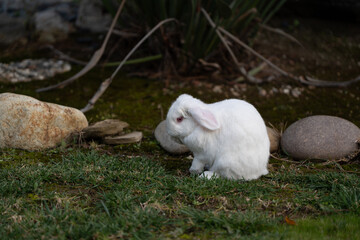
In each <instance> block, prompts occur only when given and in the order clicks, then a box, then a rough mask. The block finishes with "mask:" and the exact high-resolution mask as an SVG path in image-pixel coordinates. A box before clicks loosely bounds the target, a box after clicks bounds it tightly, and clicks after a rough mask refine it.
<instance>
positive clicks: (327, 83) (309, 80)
mask: <svg viewBox="0 0 360 240" xmlns="http://www.w3.org/2000/svg"><path fill="white" fill-rule="evenodd" d="M201 11H202V13H203V14H204V16H205V17H206V19H207V20H208V22H209V23H210V25H211V26H212V27H213V28H214V29H215V31H216V33H217V34H218V36H219V38H220V39H221V41H222V43H223V44H224V46H225V47H226V49H227V50H228V51H229V53H230V55H231V57H232V58H233V60H234V62H235V64H236V66H237V67H238V68H239V70H240V73H241V74H242V75H243V76H244V77H245V79H247V80H248V81H249V82H252V83H261V82H263V80H261V79H257V78H255V79H254V78H253V77H252V76H249V75H248V74H247V72H246V70H245V69H244V68H243V67H239V62H238V61H237V59H236V57H235V55H234V53H233V52H232V50H231V49H230V47H229V45H228V44H227V42H226V40H225V39H224V37H223V36H222V35H221V33H222V34H224V35H226V36H227V37H229V38H230V39H231V40H233V41H234V42H236V43H237V44H239V45H240V46H242V47H243V48H245V49H246V50H248V51H249V52H250V53H252V54H253V55H255V56H256V57H258V58H260V59H261V60H263V61H264V62H266V63H267V64H268V65H269V66H270V67H272V68H273V69H275V70H276V71H277V72H279V73H280V74H281V75H283V76H285V77H288V78H290V79H293V80H295V81H298V82H300V83H302V84H306V85H312V86H319V87H348V86H350V85H351V84H354V83H357V82H360V76H358V77H356V78H354V79H352V80H348V81H344V82H333V81H326V80H319V79H315V78H311V77H308V76H305V77H303V76H294V75H292V74H291V73H288V72H286V71H284V70H283V69H281V68H280V67H278V66H277V65H275V64H274V63H272V62H271V61H270V60H268V59H266V58H265V57H264V56H262V55H261V54H260V53H258V52H256V51H255V50H254V49H252V48H251V47H249V46H248V45H247V44H246V43H244V42H243V41H241V40H240V39H239V38H237V37H235V36H234V35H233V34H231V33H230V32H228V31H226V30H225V29H224V28H222V27H220V26H216V25H215V23H214V22H213V21H212V19H211V18H210V16H209V14H208V13H207V12H206V11H205V9H203V8H202V9H201Z"/></svg>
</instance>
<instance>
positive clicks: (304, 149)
mask: <svg viewBox="0 0 360 240" xmlns="http://www.w3.org/2000/svg"><path fill="white" fill-rule="evenodd" d="M359 139H360V129H359V128H358V127H357V126H356V125H355V124H353V123H351V122H349V121H348V120H345V119H343V118H339V117H334V116H325V115H318V116H311V117H307V118H304V119H301V120H299V121H297V122H295V123H293V124H292V125H290V126H289V127H288V128H287V129H286V130H285V132H284V134H283V135H282V137H281V147H282V150H283V151H284V152H285V153H287V154H288V155H290V156H291V157H293V158H295V159H299V160H304V159H339V158H343V157H346V156H348V155H349V154H351V153H353V152H356V151H358V150H359V146H358V144H357V141H358V140H359Z"/></svg>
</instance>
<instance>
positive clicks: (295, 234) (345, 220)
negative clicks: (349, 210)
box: [283, 214, 360, 240]
mask: <svg viewBox="0 0 360 240" xmlns="http://www.w3.org/2000/svg"><path fill="white" fill-rule="evenodd" d="M359 218H360V217H359V215H355V214H341V215H331V216H325V217H319V218H315V219H305V220H300V221H299V222H298V223H297V225H296V226H286V227H284V228H283V234H284V235H285V236H286V238H287V239H299V240H300V239H304V240H305V239H306V240H307V239H360V231H359V228H360V220H359Z"/></svg>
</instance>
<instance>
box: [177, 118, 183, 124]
mask: <svg viewBox="0 0 360 240" xmlns="http://www.w3.org/2000/svg"><path fill="white" fill-rule="evenodd" d="M182 120H184V117H178V118H177V119H176V121H177V122H178V123H180V122H182Z"/></svg>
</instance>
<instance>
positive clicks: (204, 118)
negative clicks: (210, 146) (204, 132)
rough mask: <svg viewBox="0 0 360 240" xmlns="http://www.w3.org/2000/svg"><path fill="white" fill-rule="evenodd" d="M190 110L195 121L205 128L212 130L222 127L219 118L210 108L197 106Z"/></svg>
mask: <svg viewBox="0 0 360 240" xmlns="http://www.w3.org/2000/svg"><path fill="white" fill-rule="evenodd" d="M188 112H189V114H190V115H191V116H192V117H193V118H194V119H195V121H196V122H197V123H199V124H200V125H201V126H203V127H204V128H207V129H209V130H212V131H213V130H217V129H219V128H220V124H219V122H218V120H217V119H216V117H215V115H214V114H213V113H212V112H211V111H210V110H208V109H203V108H199V107H195V108H190V109H189V110H188Z"/></svg>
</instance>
